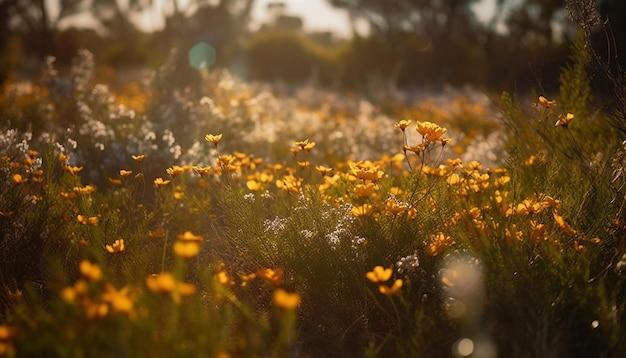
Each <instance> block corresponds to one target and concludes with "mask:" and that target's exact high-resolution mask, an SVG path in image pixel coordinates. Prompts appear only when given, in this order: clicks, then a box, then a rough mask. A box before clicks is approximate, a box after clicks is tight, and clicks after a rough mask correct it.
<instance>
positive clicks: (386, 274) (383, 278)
mask: <svg viewBox="0 0 626 358" xmlns="http://www.w3.org/2000/svg"><path fill="white" fill-rule="evenodd" d="M392 273H393V270H392V269H391V268H384V267H382V266H376V267H374V269H373V270H372V271H370V272H368V273H366V274H365V277H366V278H367V279H368V280H370V281H372V282H374V283H381V282H387V281H389V279H390V278H391V274H392Z"/></svg>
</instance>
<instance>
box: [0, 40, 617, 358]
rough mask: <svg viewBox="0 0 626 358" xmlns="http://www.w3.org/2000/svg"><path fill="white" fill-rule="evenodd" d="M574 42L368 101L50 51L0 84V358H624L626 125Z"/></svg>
mask: <svg viewBox="0 0 626 358" xmlns="http://www.w3.org/2000/svg"><path fill="white" fill-rule="evenodd" d="M579 45H580V44H579ZM573 53H574V54H575V55H574V56H572V60H571V61H570V64H569V65H568V66H566V67H564V68H563V69H562V74H561V85H560V91H559V92H558V93H553V94H544V93H523V94H510V93H506V92H505V93H502V95H501V96H499V97H491V98H490V97H487V96H486V95H483V94H481V93H480V92H478V91H474V90H452V89H450V90H448V91H445V92H444V93H442V94H438V95H437V96H436V97H431V96H428V95H415V96H412V97H401V96H397V95H396V96H393V95H390V94H385V95H381V98H379V99H377V100H376V101H374V100H371V99H365V98H362V97H360V96H359V95H358V94H355V93H338V92H333V91H330V90H324V89H322V88H319V87H316V86H299V87H293V88H291V87H288V86H281V85H279V84H273V85H271V84H262V83H250V82H245V81H242V80H239V79H237V78H235V77H233V76H231V75H230V74H229V73H228V72H227V71H225V70H208V71H207V70H203V71H199V72H198V76H199V77H200V87H199V88H198V89H196V90H190V89H185V88H176V87H172V86H169V85H168V84H169V83H171V79H172V78H173V77H175V76H176V71H175V70H174V68H172V67H168V66H167V65H166V66H163V67H162V68H161V69H160V70H159V71H155V72H154V73H150V74H147V75H146V76H142V78H141V80H140V81H133V82H128V83H125V84H123V85H119V84H116V83H113V82H112V81H111V78H113V77H114V75H113V74H111V73H110V72H107V70H106V69H104V70H103V69H99V67H98V66H97V65H96V64H97V59H94V58H93V56H92V55H91V54H90V53H89V52H87V51H81V52H80V53H79V54H78V56H77V58H76V60H75V62H74V65H73V66H72V68H71V69H69V70H68V71H59V69H57V68H56V67H55V63H54V59H53V58H50V59H49V60H48V62H47V68H46V69H45V70H44V71H43V73H42V76H41V78H40V79H37V80H33V81H29V82H25V81H18V80H16V79H13V80H9V81H7V82H6V83H5V84H4V85H3V88H2V93H1V94H0V108H2V111H1V113H2V114H1V116H2V121H1V123H0V124H1V125H2V128H0V129H1V131H0V182H1V185H0V286H1V287H0V355H2V356H9V357H12V356H49V357H53V356H54V357H66V356H69V357H84V356H89V357H98V356H103V357H105V356H106V357H109V356H118V357H127V356H128V357H130V356H137V355H139V356H149V357H186V356H192V357H196V356H201V357H286V356H291V357H300V356H302V357H374V356H382V357H390V356H394V357H420V356H424V357H438V356H441V357H449V356H454V357H466V356H472V357H483V358H486V357H574V356H593V357H611V356H615V357H616V356H621V355H623V354H624V353H623V352H625V351H626V343H625V342H626V328H625V327H624V322H626V313H625V312H626V311H625V310H626V305H625V302H626V301H625V297H624V295H625V294H626V281H625V275H626V240H625V234H626V217H625V214H624V206H625V205H626V188H625V187H624V184H626V172H625V170H624V165H625V164H626V142H625V141H624V134H623V132H622V131H620V128H623V126H624V124H623V118H622V119H620V118H618V117H616V116H615V115H614V114H613V113H612V112H611V111H610V110H607V108H601V107H599V106H597V105H596V104H597V103H598V102H597V98H595V97H594V95H593V93H592V92H591V89H590V78H589V76H588V74H587V72H586V70H585V69H586V66H587V64H588V62H589V58H588V57H586V56H585V55H584V54H583V53H582V52H581V51H580V49H578V51H576V49H574V50H573ZM61 72H63V73H61ZM409 98H410V100H409ZM620 123H621V124H620Z"/></svg>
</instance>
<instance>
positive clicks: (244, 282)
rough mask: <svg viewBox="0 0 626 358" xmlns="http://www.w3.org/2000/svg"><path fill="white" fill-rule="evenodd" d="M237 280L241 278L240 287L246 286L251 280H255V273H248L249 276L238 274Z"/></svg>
mask: <svg viewBox="0 0 626 358" xmlns="http://www.w3.org/2000/svg"><path fill="white" fill-rule="evenodd" d="M239 278H241V286H246V285H248V282H251V281H252V280H254V279H255V278H256V273H254V272H253V273H249V274H247V275H246V274H243V273H240V274H239Z"/></svg>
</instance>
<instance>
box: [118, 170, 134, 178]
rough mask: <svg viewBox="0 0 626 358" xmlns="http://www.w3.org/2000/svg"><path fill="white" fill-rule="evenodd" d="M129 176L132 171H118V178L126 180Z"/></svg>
mask: <svg viewBox="0 0 626 358" xmlns="http://www.w3.org/2000/svg"><path fill="white" fill-rule="evenodd" d="M131 174H133V171H132V170H124V169H122V170H120V176H121V177H122V178H126V177H127V176H130V175H131Z"/></svg>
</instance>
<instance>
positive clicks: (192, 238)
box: [176, 231, 202, 241]
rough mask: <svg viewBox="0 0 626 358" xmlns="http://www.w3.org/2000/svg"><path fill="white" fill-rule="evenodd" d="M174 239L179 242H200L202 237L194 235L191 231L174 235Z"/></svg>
mask: <svg viewBox="0 0 626 358" xmlns="http://www.w3.org/2000/svg"><path fill="white" fill-rule="evenodd" d="M176 238H177V239H178V240H181V241H202V236H200V235H194V234H193V233H192V232H191V231H185V232H184V233H182V234H179V235H176Z"/></svg>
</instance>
